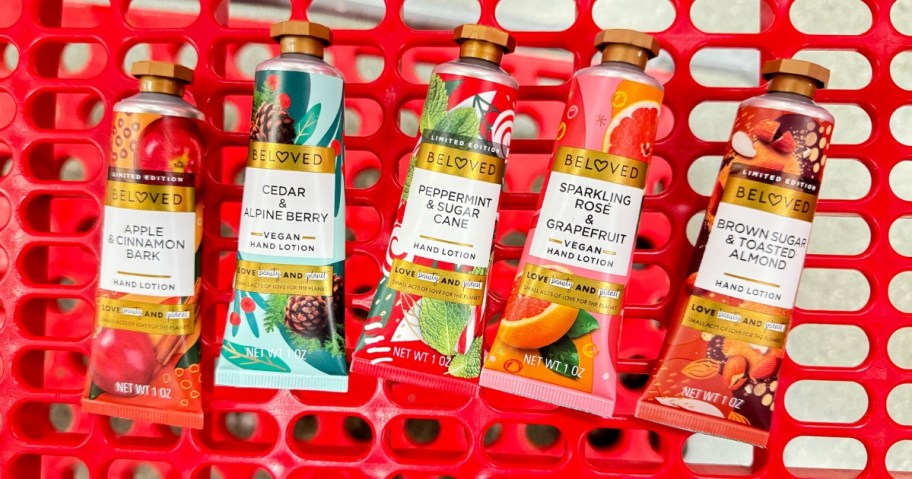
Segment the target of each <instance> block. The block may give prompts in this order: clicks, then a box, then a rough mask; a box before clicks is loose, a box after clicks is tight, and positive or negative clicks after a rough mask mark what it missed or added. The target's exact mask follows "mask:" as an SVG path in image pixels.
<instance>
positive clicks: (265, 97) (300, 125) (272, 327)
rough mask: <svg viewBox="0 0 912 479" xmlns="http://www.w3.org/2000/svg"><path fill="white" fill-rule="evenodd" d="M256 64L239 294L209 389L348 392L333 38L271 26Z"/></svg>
mask: <svg viewBox="0 0 912 479" xmlns="http://www.w3.org/2000/svg"><path fill="white" fill-rule="evenodd" d="M270 33H271V35H272V36H273V38H275V39H276V40H278V42H279V44H280V47H281V50H282V53H281V55H279V56H278V57H277V58H273V59H270V60H266V61H265V62H263V63H261V64H260V65H258V66H257V69H256V78H255V88H256V89H255V91H254V95H253V109H252V112H253V113H252V118H251V124H250V144H249V148H248V154H247V169H246V170H245V175H244V198H243V200H242V203H241V225H240V231H239V232H238V264H237V271H236V272H235V276H234V296H233V298H232V301H231V304H230V305H229V308H228V317H227V318H226V325H225V335H224V337H223V339H222V350H221V354H220V356H219V359H218V364H217V365H216V369H215V384H218V385H222V386H235V387H251V388H276V389H310V390H320V391H334V392H345V391H347V390H348V364H346V362H345V332H344V330H343V322H344V321H343V318H344V311H345V310H344V307H343V284H342V278H343V274H344V273H343V269H344V260H345V190H344V186H343V184H344V183H343V181H342V165H343V161H344V157H345V149H344V147H343V143H342V139H343V131H342V130H343V128H342V126H343V125H344V121H343V114H344V111H345V109H344V105H343V91H342V90H343V83H344V82H343V79H342V74H341V73H340V72H339V71H338V70H337V69H336V68H335V67H333V66H331V65H328V64H327V63H326V62H324V61H323V51H324V49H325V47H326V46H327V45H329V43H330V38H331V32H330V30H329V29H328V28H327V27H325V26H323V25H320V24H317V23H310V22H302V21H288V22H281V23H277V24H275V25H273V26H272V28H271V31H270Z"/></svg>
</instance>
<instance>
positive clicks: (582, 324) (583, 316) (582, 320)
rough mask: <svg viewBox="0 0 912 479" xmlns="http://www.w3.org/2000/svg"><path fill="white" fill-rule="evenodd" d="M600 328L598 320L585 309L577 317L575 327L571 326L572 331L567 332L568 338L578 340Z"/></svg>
mask: <svg viewBox="0 0 912 479" xmlns="http://www.w3.org/2000/svg"><path fill="white" fill-rule="evenodd" d="M598 328H599V323H598V320H597V319H595V318H594V317H592V315H591V314H589V312H588V311H586V310H585V309H581V310H580V311H579V314H577V315H576V321H575V322H574V323H573V326H570V331H567V337H568V338H573V339H576V338H578V337H580V336H582V335H584V334H586V333H591V332H593V331H595V330H596V329H598Z"/></svg>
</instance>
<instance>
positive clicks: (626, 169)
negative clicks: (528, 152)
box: [551, 146, 648, 190]
mask: <svg viewBox="0 0 912 479" xmlns="http://www.w3.org/2000/svg"><path fill="white" fill-rule="evenodd" d="M647 167H648V165H647V164H646V162H643V161H639V160H631V159H630V158H624V157H623V156H617V155H612V154H610V153H605V152H601V151H595V150H587V149H584V148H574V147H572V146H559V147H557V151H556V152H555V153H554V162H553V165H552V167H551V171H556V172H558V173H566V174H568V175H574V176H584V177H586V178H591V179H593V180H599V181H607V182H609V183H614V184H617V185H623V186H630V187H632V188H638V189H641V190H642V189H643V188H644V187H645V186H646V168H647Z"/></svg>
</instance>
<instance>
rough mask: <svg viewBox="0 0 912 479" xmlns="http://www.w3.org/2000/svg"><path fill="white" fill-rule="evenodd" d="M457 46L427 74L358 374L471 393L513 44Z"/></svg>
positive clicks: (471, 38) (467, 31)
mask: <svg viewBox="0 0 912 479" xmlns="http://www.w3.org/2000/svg"><path fill="white" fill-rule="evenodd" d="M454 36H455V39H456V41H457V42H458V43H459V44H460V52H459V55H460V58H459V59H458V60H454V61H451V62H448V63H444V64H442V65H439V66H438V67H436V68H435V69H434V72H433V73H432V75H431V81H430V84H429V85H428V94H427V98H426V100H425V103H424V110H423V111H422V114H421V123H420V138H419V140H418V143H417V144H416V145H415V149H414V151H413V153H412V160H411V164H410V165H409V171H408V176H407V178H406V182H405V186H404V189H403V191H402V198H401V200H400V202H399V209H398V211H397V213H396V218H395V224H394V225H393V231H392V235H391V237H390V244H389V248H388V249H387V255H386V261H385V263H384V265H383V273H384V274H383V278H382V279H381V280H380V283H379V285H378V286H377V292H376V294H375V295H374V300H373V304H372V306H371V311H370V315H369V317H368V319H367V321H366V323H365V325H364V333H363V334H362V336H361V338H360V340H359V341H358V346H357V350H356V351H355V354H354V357H353V359H352V371H353V372H358V373H365V374H371V375H375V376H379V377H382V378H386V379H392V380H395V381H400V382H405V383H412V384H417V385H421V386H427V387H433V388H437V389H441V390H446V391H449V392H455V393H462V394H472V393H473V392H474V391H475V390H477V388H478V375H479V373H480V372H481V354H482V352H481V349H482V347H481V343H482V338H481V335H482V332H483V328H482V325H483V323H482V312H483V305H484V301H485V291H486V285H487V275H488V269H489V267H490V265H491V248H492V243H493V240H494V226H495V224H496V222H497V204H498V201H499V199H500V192H501V183H502V181H503V175H504V168H505V167H506V165H507V152H508V150H509V147H510V138H511V136H512V134H513V116H514V104H515V101H516V91H517V88H518V84H517V82H516V80H514V79H513V78H512V77H510V75H508V74H507V73H506V72H504V70H503V69H502V68H501V67H500V60H501V58H502V57H503V55H504V53H509V52H511V51H513V49H514V47H515V41H514V40H513V38H512V37H511V36H510V35H508V34H507V33H506V32H504V31H501V30H498V29H496V28H491V27H485V26H481V25H462V26H460V27H458V28H456V30H455V32H454Z"/></svg>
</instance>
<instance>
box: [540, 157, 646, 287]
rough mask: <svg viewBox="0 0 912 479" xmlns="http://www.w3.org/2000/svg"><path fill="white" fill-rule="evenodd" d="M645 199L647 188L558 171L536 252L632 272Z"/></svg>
mask: <svg viewBox="0 0 912 479" xmlns="http://www.w3.org/2000/svg"><path fill="white" fill-rule="evenodd" d="M642 203H643V190H642V189H639V188H635V187H631V186H625V185H619V184H616V183H611V182H608V181H601V180H595V179H592V178H587V177H584V176H576V175H569V174H567V173H560V172H557V171H553V172H551V177H550V179H549V180H548V188H547V190H546V191H545V198H544V201H543V203H542V208H541V212H540V213H539V218H538V224H537V226H536V230H535V236H534V237H533V238H532V247H531V250H530V252H531V254H532V255H533V256H536V257H539V258H542V259H546V260H551V261H555V262H558V263H565V264H569V265H572V266H576V267H578V268H586V269H589V270H592V271H596V272H599V273H607V274H615V275H619V276H627V274H628V271H629V268H630V260H631V257H632V255H633V248H634V245H635V244H636V231H637V223H638V221H639V217H640V206H641V205H642Z"/></svg>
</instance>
